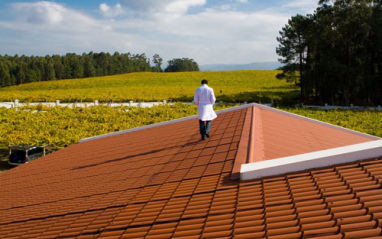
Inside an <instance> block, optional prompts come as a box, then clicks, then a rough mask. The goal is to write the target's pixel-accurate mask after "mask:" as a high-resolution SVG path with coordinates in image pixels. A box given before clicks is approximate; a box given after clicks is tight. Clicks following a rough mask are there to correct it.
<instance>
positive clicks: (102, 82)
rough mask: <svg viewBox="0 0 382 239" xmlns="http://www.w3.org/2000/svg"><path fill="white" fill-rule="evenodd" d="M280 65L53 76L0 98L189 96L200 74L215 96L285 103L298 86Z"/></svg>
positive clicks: (136, 99)
mask: <svg viewBox="0 0 382 239" xmlns="http://www.w3.org/2000/svg"><path fill="white" fill-rule="evenodd" d="M277 73H279V71H259V70H249V71H225V72H179V73H154V72H141V73H129V74H121V75H114V76H106V77H94V78H83V79H70V80H57V81H46V82H36V83H30V84H23V85H18V86H12V87H5V88H0V101H2V102H5V101H13V100H15V99H18V100H19V101H20V102H45V101H51V102H54V101H56V100H60V101H61V102H93V101H95V100H98V101H99V102H129V101H130V100H132V101H134V102H140V101H146V102H147V101H163V100H167V101H174V102H179V101H181V102H186V101H188V102H189V101H192V99H193V95H194V92H195V89H196V88H197V87H199V85H200V82H201V80H202V79H207V80H208V81H209V85H210V86H211V87H212V88H214V90H215V94H216V97H217V100H218V101H224V102H262V103H268V102H270V101H271V100H273V101H274V102H275V103H279V104H289V103H291V102H295V100H296V99H297V98H298V94H299V91H298V87H297V86H295V85H294V84H291V83H286V82H285V81H282V80H278V79H276V77H275V76H276V74H277Z"/></svg>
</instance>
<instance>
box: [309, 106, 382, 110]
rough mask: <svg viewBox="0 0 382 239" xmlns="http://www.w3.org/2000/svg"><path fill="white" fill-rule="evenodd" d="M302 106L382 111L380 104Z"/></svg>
mask: <svg viewBox="0 0 382 239" xmlns="http://www.w3.org/2000/svg"><path fill="white" fill-rule="evenodd" d="M302 107H306V108H316V109H324V110H333V109H344V110H367V109H368V110H378V111H382V107H381V106H380V105H378V106H377V107H371V106H369V107H365V106H354V105H352V104H351V105H350V106H338V105H328V104H325V105H324V106H317V105H302Z"/></svg>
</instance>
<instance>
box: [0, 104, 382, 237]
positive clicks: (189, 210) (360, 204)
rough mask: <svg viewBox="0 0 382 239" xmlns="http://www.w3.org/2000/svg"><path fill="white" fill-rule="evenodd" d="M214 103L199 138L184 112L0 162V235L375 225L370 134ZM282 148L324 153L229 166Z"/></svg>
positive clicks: (272, 232) (380, 159) (378, 216)
mask: <svg viewBox="0 0 382 239" xmlns="http://www.w3.org/2000/svg"><path fill="white" fill-rule="evenodd" d="M218 113H219V114H218V118H217V119H216V120H214V121H213V124H212V128H211V138H210V139H208V140H206V141H201V140H200V139H199V138H200V136H199V132H198V131H199V129H198V120H197V118H196V117H188V118H185V119H180V120H175V121H171V122H166V123H162V124H157V125H152V126H149V127H142V128H138V129H133V130H128V131H123V132H118V133H116V134H112V135H103V136H100V137H96V138H92V139H86V140H84V141H82V142H81V143H79V144H75V145H72V146H70V147H67V148H65V149H62V150H60V151H57V152H55V153H52V154H50V155H47V156H45V157H43V158H41V159H38V160H35V161H33V162H31V163H28V164H26V165H22V166H19V167H16V168H14V169H11V170H9V171H8V172H5V173H2V174H0V202H1V203H0V238H185V239H187V238H189V239H191V238H268V239H270V238H273V239H275V238H283V239H285V238H327V239H329V238H379V237H381V235H382V231H381V226H382V200H381V199H382V196H381V195H382V188H381V182H382V153H381V154H380V155H379V156H373V157H369V158H368V157H366V156H368V155H376V154H378V152H379V151H378V150H379V147H378V145H377V146H375V145H374V144H377V143H378V142H380V140H379V138H376V137H372V136H369V135H365V134H361V133H358V132H354V131H350V130H346V129H342V128H339V127H335V126H332V125H328V124H324V123H322V122H317V121H313V120H310V119H306V118H302V117H298V116H295V115H291V114H288V113H285V112H281V111H278V110H274V109H271V108H268V107H264V106H260V105H256V104H251V105H246V106H242V107H237V108H232V109H229V110H223V111H220V112H218ZM373 143H374V144H373ZM370 144H373V145H371V146H370ZM365 145H366V146H365ZM361 146H362V147H361ZM360 147H361V148H362V149H359V148H360ZM338 149H340V150H341V152H342V154H338V152H337V151H338ZM369 151H372V152H373V153H372V154H366V153H365V152H369ZM317 153H319V154H320V156H319V157H318V156H317V155H316V154H317ZM323 154H325V155H324V156H322V155H323ZM312 155H313V156H315V157H316V158H314V157H313V156H312ZM354 155H357V157H356V156H354ZM290 157H292V158H290ZM293 157H302V158H304V157H307V158H314V160H316V161H320V160H322V161H326V160H327V159H328V158H329V160H330V161H331V163H330V164H324V165H319V166H317V164H311V165H312V167H308V168H305V169H302V168H301V167H300V165H301V164H303V165H304V164H309V163H307V162H306V161H303V160H302V161H298V162H297V161H296V162H294V164H293V165H292V166H293V167H295V170H289V169H287V168H288V167H289V168H292V166H290V165H287V166H283V167H285V171H283V170H280V169H279V168H278V170H273V171H274V172H273V174H269V175H267V176H262V177H258V178H255V179H247V178H243V177H242V178H241V179H239V178H237V179H233V178H232V177H233V175H236V176H237V175H239V176H240V175H243V174H244V173H243V170H242V169H241V168H243V169H245V167H247V166H246V165H252V166H253V165H255V166H254V167H260V166H261V167H263V166H264V165H263V164H264V163H267V162H269V164H270V165H273V166H274V165H275V164H276V163H280V164H283V163H285V162H284V161H285V159H291V160H296V159H295V158H293ZM336 157H339V158H341V160H339V161H338V162H337V161H336V159H335V158H336ZM362 157H366V158H362ZM342 158H351V160H348V161H344V160H342ZM283 160H284V161H283ZM312 160H313V159H312ZM314 160H313V161H314ZM258 163H260V166H258V165H257V164H258ZM256 165H257V166H256ZM252 166H251V167H252ZM237 170H238V171H237ZM251 170H252V169H250V170H249V172H252V173H253V170H252V171H251ZM262 170H264V171H267V170H269V168H267V167H265V168H263V169H262ZM255 172H256V171H255Z"/></svg>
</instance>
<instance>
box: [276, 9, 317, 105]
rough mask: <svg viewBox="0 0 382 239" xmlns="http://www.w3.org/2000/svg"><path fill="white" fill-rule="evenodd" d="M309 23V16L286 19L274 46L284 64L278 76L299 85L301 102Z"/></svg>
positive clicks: (304, 85)
mask: <svg viewBox="0 0 382 239" xmlns="http://www.w3.org/2000/svg"><path fill="white" fill-rule="evenodd" d="M310 25H311V19H310V17H304V16H302V15H296V16H294V17H292V18H291V19H290V20H289V21H288V24H286V25H285V27H283V28H282V31H280V32H279V34H280V35H281V37H277V41H278V42H279V43H280V45H279V47H277V48H276V53H277V54H278V55H279V56H282V57H283V59H279V61H280V62H281V63H284V64H286V65H285V66H284V67H283V69H284V71H283V73H282V74H280V75H278V78H285V79H287V81H294V82H295V83H296V84H297V85H300V87H301V92H300V101H301V102H303V99H304V95H305V94H304V92H305V91H306V90H307V89H306V81H307V77H306V75H305V72H304V70H305V68H304V66H305V65H306V63H307V53H308V44H307V42H308V40H309V39H308V38H309V26H310ZM296 68H297V69H298V71H299V75H296Z"/></svg>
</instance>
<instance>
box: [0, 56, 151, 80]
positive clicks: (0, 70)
mask: <svg viewBox="0 0 382 239" xmlns="http://www.w3.org/2000/svg"><path fill="white" fill-rule="evenodd" d="M140 71H158V67H156V66H153V67H152V66H150V59H149V58H147V57H146V56H145V54H136V55H134V54H130V53H124V54H120V53H118V52H115V53H114V54H110V53H104V52H101V53H93V52H89V53H88V54H86V53H83V54H82V55H77V54H75V53H68V54H66V55H64V56H60V55H52V56H49V55H47V56H45V57H41V56H25V55H22V56H18V55H15V56H8V55H5V56H2V55H0V86H1V87H6V86H12V85H19V84H24V83H31V82H38V81H50V80H60V79H74V78H84V77H95V76H106V75H115V74H122V73H129V72H140Z"/></svg>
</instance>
